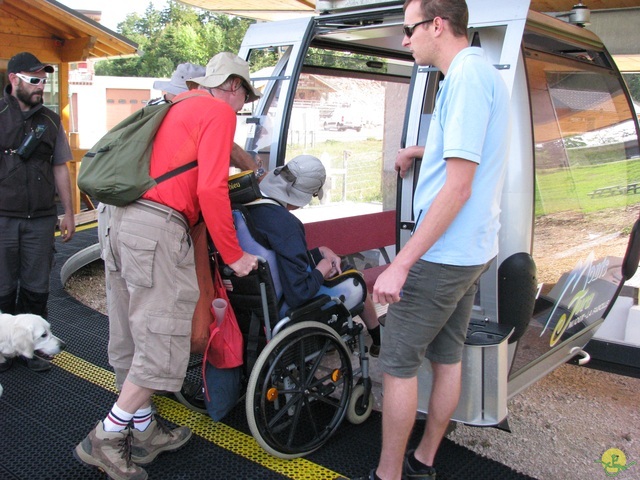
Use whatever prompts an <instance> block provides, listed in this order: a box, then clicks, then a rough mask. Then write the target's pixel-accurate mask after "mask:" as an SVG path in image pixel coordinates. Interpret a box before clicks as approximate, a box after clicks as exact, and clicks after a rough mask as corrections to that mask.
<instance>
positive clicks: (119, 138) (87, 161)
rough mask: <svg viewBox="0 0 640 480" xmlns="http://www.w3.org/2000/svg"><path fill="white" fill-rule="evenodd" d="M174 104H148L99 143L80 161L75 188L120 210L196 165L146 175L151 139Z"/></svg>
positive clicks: (151, 144) (149, 158)
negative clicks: (161, 183) (160, 173)
mask: <svg viewBox="0 0 640 480" xmlns="http://www.w3.org/2000/svg"><path fill="white" fill-rule="evenodd" d="M194 96H196V95H192V96H186V97H184V98H181V99H180V100H178V101H176V102H174V103H162V104H159V105H148V106H146V107H144V108H143V109H141V110H138V111H137V112H134V113H133V114H131V115H129V116H128V117H127V118H125V119H124V120H123V121H122V122H120V123H119V124H118V125H116V126H115V127H113V128H112V129H111V130H109V131H108V132H107V133H106V134H105V135H104V137H102V138H101V139H100V140H98V143H96V144H95V145H94V146H93V148H92V149H91V150H89V151H88V152H87V153H86V155H85V156H84V157H83V158H82V163H81V164H80V172H79V173H78V188H79V189H80V190H81V191H82V192H83V193H86V194H87V195H89V197H90V198H92V199H95V200H98V201H99V202H102V203H106V204H107V205H115V206H117V207H122V206H124V205H127V204H129V203H131V202H133V201H135V200H137V199H138V198H140V197H141V196H142V194H144V193H145V192H146V191H147V190H149V189H150V188H153V187H155V186H156V185H157V184H158V183H160V182H163V181H165V180H168V179H169V178H172V177H175V176H176V175H179V174H180V173H182V172H186V171H187V170H190V169H192V168H194V167H196V166H197V164H198V161H197V160H193V161H192V162H189V163H187V164H185V165H182V166H181V167H178V168H176V169H174V170H171V171H169V172H167V173H165V174H164V175H161V176H160V177H157V178H153V177H151V176H150V175H149V165H150V161H151V149H152V146H153V139H154V137H155V135H156V132H157V131H158V128H160V124H161V123H162V121H163V120H164V117H165V115H166V114H167V112H168V111H169V108H171V106H172V105H175V104H176V103H178V102H181V101H182V100H186V99H187V98H192V97H194Z"/></svg>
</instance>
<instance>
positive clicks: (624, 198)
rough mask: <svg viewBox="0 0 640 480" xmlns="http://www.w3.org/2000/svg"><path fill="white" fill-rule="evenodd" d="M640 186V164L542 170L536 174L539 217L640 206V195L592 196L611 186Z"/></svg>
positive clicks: (628, 163) (639, 162) (639, 161)
mask: <svg viewBox="0 0 640 480" xmlns="http://www.w3.org/2000/svg"><path fill="white" fill-rule="evenodd" d="M636 182H640V160H637V159H635V160H625V161H619V162H611V163H606V164H600V165H590V166H577V167H571V168H564V169H560V168H555V169H552V168H549V169H538V170H537V174H536V216H538V215H548V214H552V213H556V212H562V211H567V210H581V211H582V212H584V213H589V212H595V211H599V210H605V209H608V208H616V207H624V206H627V205H632V204H636V203H640V193H638V194H632V193H630V194H626V195H613V196H594V197H593V198H592V197H590V196H589V193H591V192H593V191H595V190H597V189H599V188H604V187H609V186H618V185H619V186H625V187H626V186H627V185H628V184H630V183H636Z"/></svg>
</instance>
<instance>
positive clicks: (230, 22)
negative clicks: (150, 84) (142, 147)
mask: <svg viewBox="0 0 640 480" xmlns="http://www.w3.org/2000/svg"><path fill="white" fill-rule="evenodd" d="M251 23H253V21H252V20H248V19H243V18H240V17H232V16H228V15H219V14H214V13H212V12H210V11H208V10H201V9H198V8H194V7H190V6H187V5H183V4H181V3H178V2H175V1H170V2H169V3H168V4H167V6H166V7H165V8H164V9H163V10H156V9H155V8H154V6H153V4H152V3H149V6H148V7H147V9H146V10H145V13H144V16H142V17H141V16H140V15H138V14H137V13H132V14H129V15H127V16H126V18H125V20H124V21H123V22H121V23H120V24H118V33H120V34H121V35H124V36H125V37H127V38H129V39H131V40H133V41H134V42H136V43H137V44H138V48H139V51H140V52H141V54H140V56H137V57H132V58H121V59H115V60H105V61H101V62H99V63H97V64H96V74H97V75H114V76H126V77H156V78H166V77H170V76H171V73H172V72H173V71H174V70H175V68H176V66H177V65H178V64H180V63H184V62H191V63H196V64H199V65H206V64H207V62H208V61H209V59H210V58H211V57H213V56H214V55H215V54H216V53H218V52H222V51H229V52H234V53H237V52H238V50H239V49H240V44H241V43H242V39H243V37H244V34H245V33H246V31H247V28H249V25H251Z"/></svg>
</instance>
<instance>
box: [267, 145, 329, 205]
mask: <svg viewBox="0 0 640 480" xmlns="http://www.w3.org/2000/svg"><path fill="white" fill-rule="evenodd" d="M326 178H327V173H326V170H325V168H324V165H323V164H322V162H321V161H320V160H319V159H318V158H316V157H314V156H313V155H299V156H297V157H295V158H294V159H292V160H291V161H290V162H289V163H287V164H286V165H285V166H283V167H278V168H276V169H275V170H273V171H271V172H268V173H267V174H266V175H265V176H264V177H263V179H262V180H261V181H260V190H261V191H262V194H263V195H264V196H267V197H269V198H273V199H275V200H278V201H279V202H281V203H286V204H289V205H294V206H296V207H304V206H305V205H308V204H309V202H310V201H311V199H312V198H313V197H318V198H319V199H322V186H323V185H324V181H325V179H326Z"/></svg>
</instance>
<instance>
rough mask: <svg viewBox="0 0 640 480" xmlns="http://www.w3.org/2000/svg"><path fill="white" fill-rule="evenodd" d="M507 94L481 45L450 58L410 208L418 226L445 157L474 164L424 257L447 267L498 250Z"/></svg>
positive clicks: (441, 177)
mask: <svg viewBox="0 0 640 480" xmlns="http://www.w3.org/2000/svg"><path fill="white" fill-rule="evenodd" d="M509 100H510V99H509V92H508V90H507V87H506V85H505V83H504V81H503V80H502V78H501V77H500V74H499V72H498V71H497V69H496V68H495V67H493V65H491V64H490V63H489V62H488V61H487V60H486V59H485V58H484V52H483V51H482V49H480V48H477V47H469V48H466V49H464V50H462V51H461V52H459V53H458V54H457V55H456V57H455V58H454V60H453V62H452V63H451V66H450V67H449V71H448V73H447V76H446V77H445V79H444V80H443V81H442V83H441V85H440V89H439V91H438V94H437V97H436V105H435V110H434V112H433V115H432V117H431V123H430V126H429V132H428V135H427V141H426V145H425V151H424V156H423V159H422V165H421V167H420V176H419V179H418V182H417V185H416V193H415V196H414V202H413V208H414V218H416V222H417V224H418V225H419V224H420V223H421V222H422V219H423V218H424V215H425V213H426V212H427V211H428V209H429V207H430V206H431V204H432V202H433V200H434V199H435V197H436V195H437V194H438V192H439V191H440V189H441V188H442V186H443V185H444V182H445V179H446V160H447V158H451V157H458V158H463V159H465V160H468V161H470V162H474V163H477V164H478V168H477V169H476V173H475V177H474V180H473V185H472V189H473V190H472V194H471V197H470V198H469V200H468V201H467V203H466V204H465V205H464V206H463V207H462V210H461V211H460V212H459V213H458V215H457V217H456V218H455V219H454V221H453V222H452V224H451V225H450V226H449V228H448V229H447V230H446V232H445V233H444V234H443V235H442V236H441V237H440V238H439V239H438V241H437V242H436V243H435V244H434V245H433V246H432V247H431V248H430V249H429V250H428V251H427V252H426V253H425V254H424V255H423V256H422V258H423V259H424V260H427V261H430V262H434V263H444V264H448V265H460V266H468V265H481V264H484V263H486V262H487V261H489V260H490V259H492V258H493V257H495V256H496V255H497V253H498V230H499V229H500V220H499V216H500V197H501V194H502V187H503V184H504V177H505V171H506V165H507V152H508V142H509Z"/></svg>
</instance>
